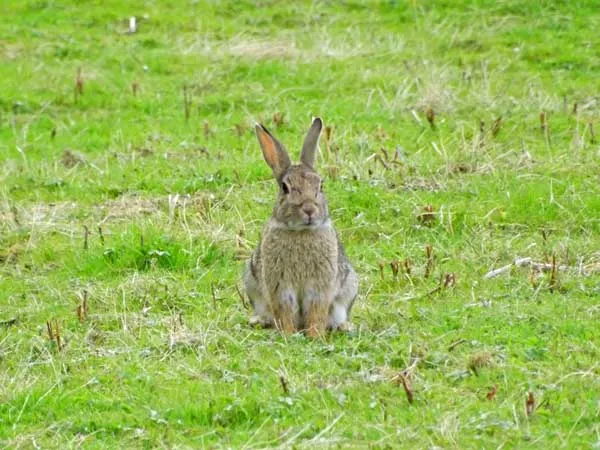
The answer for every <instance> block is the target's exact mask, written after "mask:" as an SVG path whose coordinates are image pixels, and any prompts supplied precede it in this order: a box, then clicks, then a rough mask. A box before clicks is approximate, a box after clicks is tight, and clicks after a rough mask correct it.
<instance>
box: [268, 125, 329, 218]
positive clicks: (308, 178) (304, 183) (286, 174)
mask: <svg viewBox="0 0 600 450" xmlns="http://www.w3.org/2000/svg"><path fill="white" fill-rule="evenodd" d="M322 128H323V122H322V121H321V119H319V118H316V119H314V120H313V123H312V126H311V127H310V130H308V134H307V135H306V138H305V139H304V145H303V146H302V152H301V155H300V164H292V163H291V161H290V157H289V155H288V152H287V150H286V149H285V147H284V146H283V144H282V143H281V142H279V141H278V140H277V139H275V137H274V136H273V135H272V134H271V133H270V132H269V131H268V130H267V129H266V128H265V127H264V126H262V125H258V124H257V125H256V135H257V137H258V142H259V143H260V147H261V149H262V152H263V156H264V158H265V161H266V162H267V164H268V165H269V166H270V167H271V169H272V170H273V176H274V177H275V179H276V180H277V184H278V185H279V194H278V196H277V201H276V203H275V207H274V208H273V218H274V219H275V220H277V222H279V223H280V224H281V225H282V226H284V227H285V228H288V229H290V230H302V229H310V228H318V227H320V226H322V225H323V224H325V223H326V222H327V221H328V220H329V210H328V209H327V200H326V199H325V195H324V194H323V189H322V180H321V177H320V176H319V174H317V173H316V172H315V170H314V168H313V167H314V163H315V157H316V152H317V145H318V143H319V136H320V134H321V129H322Z"/></svg>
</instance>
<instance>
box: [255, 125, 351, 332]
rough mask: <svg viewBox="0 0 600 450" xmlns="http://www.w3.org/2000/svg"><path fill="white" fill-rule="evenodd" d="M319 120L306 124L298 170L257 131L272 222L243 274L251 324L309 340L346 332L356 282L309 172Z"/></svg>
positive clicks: (281, 149) (277, 146)
mask: <svg viewBox="0 0 600 450" xmlns="http://www.w3.org/2000/svg"><path fill="white" fill-rule="evenodd" d="M322 128H323V122H322V121H321V119H319V118H316V119H314V120H313V123H312V126H311V127H310V130H309V131H308V134H307V136H306V138H305V140H304V145H303V146H302V153H301V156H300V161H301V162H300V164H292V163H291V161H290V157H289V155H288V152H287V151H286V149H285V147H284V146H283V145H282V144H281V143H280V142H279V141H278V140H277V139H275V137H273V135H272V134H271V133H270V132H269V131H268V130H267V129H266V128H265V127H264V126H262V125H256V135H257V137H258V141H259V143H260V147H261V149H262V152H263V156H264V158H265V161H266V162H267V164H268V165H269V166H270V167H271V169H272V170H273V175H274V177H275V179H276V180H277V184H278V186H279V193H278V196H277V200H276V202H275V207H274V208H273V214H272V217H271V218H270V219H269V221H268V222H267V224H266V225H265V227H264V230H263V235H262V239H261V242H260V243H259V245H258V248H257V249H256V250H255V251H254V253H253V254H252V256H251V258H250V260H249V261H248V265H247V267H246V271H245V273H244V285H245V290H246V294H247V295H248V297H249V299H250V301H251V303H252V307H253V308H254V316H253V317H252V319H251V323H253V324H259V325H263V326H276V327H277V328H279V329H281V330H282V331H283V332H285V333H292V332H295V331H298V330H306V332H307V334H308V335H309V336H317V335H320V334H322V333H323V332H324V331H325V330H326V329H327V328H329V329H344V330H346V329H349V327H350V323H349V322H348V317H349V315H350V310H351V309H352V305H353V303H354V300H355V298H356V295H357V292H358V276H357V275H356V272H355V271H354V269H353V268H352V265H351V264H350V261H348V258H347V257H346V254H345V252H344V247H343V246H342V243H341V242H340V240H339V238H338V236H337V234H336V232H335V229H334V227H333V224H332V223H331V218H330V217H329V210H328V208H327V201H326V199H325V195H324V194H323V185H322V181H321V177H320V176H319V175H318V174H317V173H316V172H315V171H314V168H313V167H314V163H315V156H316V152H317V146H318V142H319V136H320V134H321V130H322Z"/></svg>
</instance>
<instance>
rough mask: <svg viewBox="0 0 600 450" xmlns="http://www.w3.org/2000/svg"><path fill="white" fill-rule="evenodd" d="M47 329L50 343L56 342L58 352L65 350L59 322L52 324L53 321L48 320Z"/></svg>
mask: <svg viewBox="0 0 600 450" xmlns="http://www.w3.org/2000/svg"><path fill="white" fill-rule="evenodd" d="M46 329H47V331H48V339H49V340H50V341H54V342H56V348H57V349H58V350H62V348H63V346H62V338H61V335H60V325H59V323H58V320H55V321H54V324H52V322H51V321H49V320H47V321H46Z"/></svg>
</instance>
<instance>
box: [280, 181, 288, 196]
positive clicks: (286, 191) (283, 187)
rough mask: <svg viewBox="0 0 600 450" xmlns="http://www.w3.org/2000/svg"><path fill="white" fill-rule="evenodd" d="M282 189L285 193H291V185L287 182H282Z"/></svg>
mask: <svg viewBox="0 0 600 450" xmlns="http://www.w3.org/2000/svg"><path fill="white" fill-rule="evenodd" d="M281 190H282V191H283V193H284V194H289V193H290V187H289V186H288V185H287V184H286V183H285V182H283V183H281Z"/></svg>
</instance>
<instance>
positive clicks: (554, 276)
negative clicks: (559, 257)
mask: <svg viewBox="0 0 600 450" xmlns="http://www.w3.org/2000/svg"><path fill="white" fill-rule="evenodd" d="M549 288H550V292H554V290H555V289H557V288H558V268H557V266H556V255H552V267H551V269H550V282H549Z"/></svg>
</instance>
